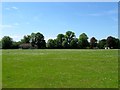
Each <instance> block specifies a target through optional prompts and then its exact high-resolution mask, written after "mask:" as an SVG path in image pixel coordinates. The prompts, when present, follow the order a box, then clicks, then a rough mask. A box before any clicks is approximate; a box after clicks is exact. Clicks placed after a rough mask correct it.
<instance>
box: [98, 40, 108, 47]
mask: <svg viewBox="0 0 120 90" xmlns="http://www.w3.org/2000/svg"><path fill="white" fill-rule="evenodd" d="M106 41H107V40H106V39H102V40H100V41H99V42H98V48H100V49H104V48H105V46H106Z"/></svg>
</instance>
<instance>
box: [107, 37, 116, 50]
mask: <svg viewBox="0 0 120 90" xmlns="http://www.w3.org/2000/svg"><path fill="white" fill-rule="evenodd" d="M106 45H107V47H109V48H115V46H116V42H115V38H114V37H112V36H109V37H107V42H106Z"/></svg>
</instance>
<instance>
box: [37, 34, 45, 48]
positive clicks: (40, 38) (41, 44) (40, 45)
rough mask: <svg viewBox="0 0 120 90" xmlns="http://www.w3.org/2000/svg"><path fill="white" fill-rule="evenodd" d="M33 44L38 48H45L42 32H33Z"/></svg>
mask: <svg viewBox="0 0 120 90" xmlns="http://www.w3.org/2000/svg"><path fill="white" fill-rule="evenodd" d="M35 44H36V45H37V47H38V49H40V48H45V40H44V36H43V34H41V33H39V32H38V33H36V34H35Z"/></svg>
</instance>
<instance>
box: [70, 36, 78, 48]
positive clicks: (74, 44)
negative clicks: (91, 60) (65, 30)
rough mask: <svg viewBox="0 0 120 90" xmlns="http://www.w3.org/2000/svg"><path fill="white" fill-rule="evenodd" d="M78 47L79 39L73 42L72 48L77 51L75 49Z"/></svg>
mask: <svg viewBox="0 0 120 90" xmlns="http://www.w3.org/2000/svg"><path fill="white" fill-rule="evenodd" d="M77 46H78V39H77V38H75V39H73V40H71V42H70V48H72V49H75V48H77Z"/></svg>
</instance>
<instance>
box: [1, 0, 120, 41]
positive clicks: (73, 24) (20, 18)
mask: <svg viewBox="0 0 120 90" xmlns="http://www.w3.org/2000/svg"><path fill="white" fill-rule="evenodd" d="M117 10H118V3H117V2H79V3H78V2H76V3H75V2H74V3H73V2H71V3H70V2H66V3H65V2H63V3H62V2H61V3H60V2H56V3H55V2H46V3H44V2H34V3H33V2H16V3H15V2H4V3H2V25H0V27H2V36H1V37H3V36H6V35H8V36H10V37H12V38H13V40H15V41H18V40H20V39H21V38H23V36H24V35H29V34H31V33H32V32H40V33H42V34H43V35H44V36H45V39H46V40H48V39H49V38H53V39H54V38H56V36H57V35H58V34H59V33H63V34H65V32H66V31H69V30H70V31H73V32H75V34H76V37H79V35H80V34H81V33H86V34H87V35H88V37H89V38H91V37H93V36H94V37H96V38H97V39H98V40H100V39H103V38H107V37H108V36H110V35H111V36H114V37H117V36H118V11H117ZM1 37H0V38H1Z"/></svg>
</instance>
